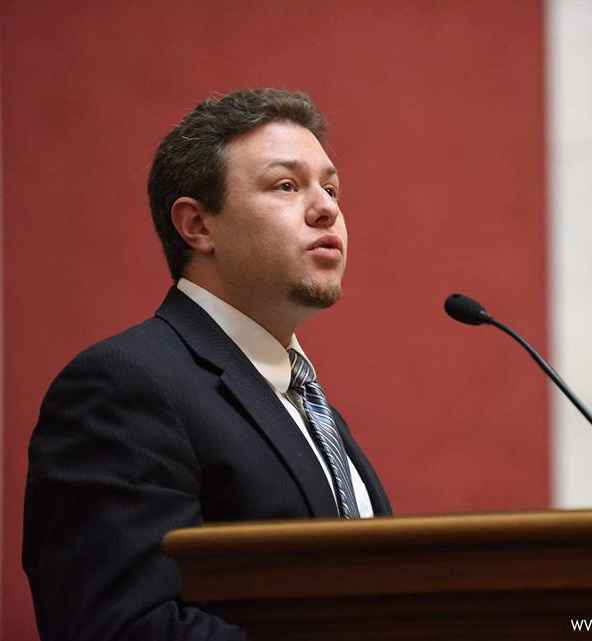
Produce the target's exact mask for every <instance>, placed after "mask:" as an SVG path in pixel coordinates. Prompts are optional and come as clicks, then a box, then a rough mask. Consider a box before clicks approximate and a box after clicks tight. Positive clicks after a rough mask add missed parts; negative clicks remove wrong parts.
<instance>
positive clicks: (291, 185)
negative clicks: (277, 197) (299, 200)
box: [277, 180, 296, 191]
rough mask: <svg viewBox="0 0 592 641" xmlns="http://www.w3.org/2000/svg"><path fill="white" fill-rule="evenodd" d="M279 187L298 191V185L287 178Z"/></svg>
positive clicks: (282, 189) (283, 189) (284, 189)
mask: <svg viewBox="0 0 592 641" xmlns="http://www.w3.org/2000/svg"><path fill="white" fill-rule="evenodd" d="M277 189H279V190H281V191H296V185H295V184H294V183H293V182H292V181H290V180H286V181H284V182H282V183H280V184H279V185H278V186H277Z"/></svg>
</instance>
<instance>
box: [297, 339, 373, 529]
mask: <svg viewBox="0 0 592 641" xmlns="http://www.w3.org/2000/svg"><path fill="white" fill-rule="evenodd" d="M288 356H289V357H290V365H291V366H292V379H291V381H290V390H293V391H295V392H296V393H297V394H298V395H299V396H300V397H301V398H302V402H303V405H304V411H305V413H306V416H307V418H308V429H309V431H310V433H311V434H312V436H313V438H314V440H315V442H316V443H317V445H318V447H319V449H320V450H321V452H322V453H323V456H324V458H325V460H326V461H327V464H328V466H329V470H330V471H331V476H332V477H333V483H334V487H335V495H336V497H337V504H338V506H339V513H340V515H341V516H342V517H343V518H344V519H356V518H359V517H360V513H359V512H358V505H357V503H356V498H355V495H354V488H353V483H352V479H351V474H350V471H349V464H348V461H347V454H346V453H345V447H344V445H343V441H342V440H341V436H340V434H339V432H338V431H337V427H336V425H335V419H334V418H333V413H332V412H331V408H330V407H329V404H328V403H327V399H326V398H325V393H324V392H323V388H322V387H321V386H320V385H319V384H318V382H317V381H316V380H315V377H314V373H313V370H312V367H311V366H310V364H309V363H308V361H307V360H306V359H305V358H304V357H303V356H302V355H301V354H300V353H299V352H297V351H296V350H294V349H288Z"/></svg>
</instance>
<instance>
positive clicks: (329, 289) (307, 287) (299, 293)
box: [289, 282, 341, 309]
mask: <svg viewBox="0 0 592 641" xmlns="http://www.w3.org/2000/svg"><path fill="white" fill-rule="evenodd" d="M289 297H290V300H291V301H292V302H294V303H298V304H300V305H305V306H306V307H316V308H317V309H325V308H327V307H331V305H334V304H335V303H336V302H337V301H338V300H339V299H340V298H341V285H320V284H319V283H314V282H312V283H299V284H298V285H295V286H293V287H292V288H291V289H290V293H289Z"/></svg>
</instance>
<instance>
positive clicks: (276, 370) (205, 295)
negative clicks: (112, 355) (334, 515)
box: [177, 278, 374, 518]
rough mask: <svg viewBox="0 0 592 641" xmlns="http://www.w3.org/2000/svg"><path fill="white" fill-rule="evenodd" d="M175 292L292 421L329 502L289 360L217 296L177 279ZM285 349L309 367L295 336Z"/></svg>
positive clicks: (356, 480) (360, 500)
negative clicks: (230, 345) (244, 361)
mask: <svg viewBox="0 0 592 641" xmlns="http://www.w3.org/2000/svg"><path fill="white" fill-rule="evenodd" d="M177 288H178V289H179V290H180V291H182V292H183V293H184V294H186V295H187V296H188V297H189V298H190V299H191V300H192V301H193V302H195V303H197V304H198V305H199V306H200V307H201V308H203V309H204V310H205V311H206V312H207V313H208V314H209V315H210V316H211V317H212V318H213V319H214V321H216V323H217V324H218V325H219V326H220V327H221V328H222V330H223V331H224V332H225V333H226V334H227V335H228V336H229V338H230V339H231V340H232V341H234V342H235V343H236V344H237V345H238V347H239V348H240V349H241V351H242V352H243V353H244V354H245V356H246V357H247V358H248V359H249V360H250V361H251V363H252V364H253V365H254V367H255V368H256V369H257V371H258V372H259V373H260V374H261V375H262V376H263V378H265V380H266V381H267V382H268V383H269V385H270V386H271V388H272V389H273V391H274V392H275V394H276V395H277V397H278V398H279V399H280V401H281V402H282V404H283V406H284V407H285V408H286V410H287V411H288V413H289V414H290V416H291V417H292V419H293V420H294V423H296V425H297V426H298V428H299V429H300V431H301V432H302V434H303V435H304V437H305V438H306V440H307V441H308V444H309V445H310V447H311V448H312V451H313V452H314V453H315V456H316V457H317V460H318V461H319V464H320V465H321V467H322V468H323V472H324V473H325V476H326V478H327V482H328V484H329V487H330V488H331V491H332V492H333V498H335V488H334V487H333V479H332V478H331V473H330V472H329V468H328V466H327V463H326V462H325V459H324V458H323V456H322V454H321V453H320V451H319V449H318V447H317V445H316V443H315V442H314V440H313V438H312V436H311V434H310V432H309V431H308V429H307V427H306V423H305V421H306V415H305V413H304V408H303V407H302V401H301V400H300V402H299V403H298V407H297V406H296V405H295V404H294V403H293V402H292V400H291V398H290V397H288V395H287V391H288V388H289V385H290V379H291V376H292V368H291V366H290V359H289V357H288V352H287V350H286V349H285V348H284V347H283V346H282V344H281V343H280V342H279V341H278V340H277V339H276V338H275V337H274V336H272V335H271V334H270V333H269V332H268V331H267V330H266V329H264V328H263V327H261V325H259V324H258V323H256V322H255V321H254V320H253V319H252V318H250V317H249V316H246V315H245V314H243V313H242V312H240V311H239V310H238V309H236V308H235V307H232V305H229V304H228V303H226V302H224V301H223V300H221V299H220V298H218V297H217V296H214V294H212V293H211V292H209V291H208V290H207V289H204V288H203V287H200V286H199V285H196V284H195V283H192V282H191V281H189V280H187V279H186V278H181V279H180V280H179V282H178V283H177ZM289 347H291V348H292V349H295V350H297V351H298V352H300V354H302V356H303V357H304V358H306V360H307V361H308V362H309V363H310V360H309V359H308V358H307V356H306V354H305V353H304V351H303V350H302V348H301V347H300V344H299V343H298V339H297V338H296V336H295V335H292V338H291V339H290V345H289ZM310 365H311V367H312V363H310ZM313 371H314V368H313ZM347 460H348V463H349V469H350V472H351V477H352V482H353V486H354V494H355V497H356V502H357V504H358V511H359V512H360V516H361V517H362V518H368V517H372V516H374V513H373V511H372V504H371V503H370V497H369V496H368V491H367V490H366V486H365V485H364V482H363V481H362V479H361V478H360V475H359V474H358V471H357V470H356V468H355V467H354V465H353V463H352V462H351V461H350V459H349V457H348V459H347ZM336 504H337V501H336Z"/></svg>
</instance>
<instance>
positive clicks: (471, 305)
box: [444, 294, 592, 424]
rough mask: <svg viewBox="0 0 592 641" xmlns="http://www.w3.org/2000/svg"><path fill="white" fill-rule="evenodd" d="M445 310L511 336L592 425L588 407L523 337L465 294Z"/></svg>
mask: <svg viewBox="0 0 592 641" xmlns="http://www.w3.org/2000/svg"><path fill="white" fill-rule="evenodd" d="M444 309H445V310H446V313H447V314H448V316H450V317H451V318H453V319H454V320H456V321H458V322H459V323H465V324H466V325H493V326H494V327H497V328H498V329H501V330H502V332H505V333H506V334H508V336H511V337H512V338H513V339H514V340H515V341H517V342H518V343H519V344H520V345H522V347H524V349H525V350H526V351H527V352H528V353H529V354H530V355H531V356H532V358H533V359H534V360H535V361H536V363H537V365H538V366H539V367H540V368H541V369H542V370H543V372H545V374H547V376H549V378H550V379H551V380H552V381H553V382H554V383H555V385H557V387H559V389H560V390H561V391H562V392H563V393H564V394H565V395H566V396H567V398H569V400H570V401H571V402H572V403H573V404H574V405H575V406H576V407H577V408H578V409H579V410H580V412H581V413H582V414H583V415H584V417H585V418H586V420H587V421H588V423H590V424H592V415H591V414H590V411H589V410H588V409H587V408H586V406H585V405H584V404H583V403H582V402H581V401H580V400H579V399H578V397H577V396H576V395H575V394H574V393H573V392H572V391H571V390H570V389H569V387H568V385H567V383H566V382H565V381H564V380H563V379H562V378H561V376H559V374H558V373H557V372H556V371H555V370H554V369H553V368H552V367H551V366H550V365H549V363H547V361H546V360H545V359H544V358H543V357H542V356H541V355H540V354H539V353H538V352H537V351H536V350H535V349H534V348H533V347H531V346H530V345H529V344H528V343H527V342H526V341H525V340H524V339H523V338H522V337H521V336H519V335H518V334H517V333H516V332H515V331H514V330H513V329H510V328H509V327H508V326H507V325H504V324H503V323H500V322H499V321H498V320H496V319H495V318H493V316H492V315H491V314H489V313H488V312H486V311H485V309H484V308H483V306H482V305H481V304H480V303H478V302H477V301H476V300H473V299H472V298H469V297H468V296H463V294H451V295H450V296H449V297H448V298H447V299H446V302H445V303H444Z"/></svg>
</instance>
